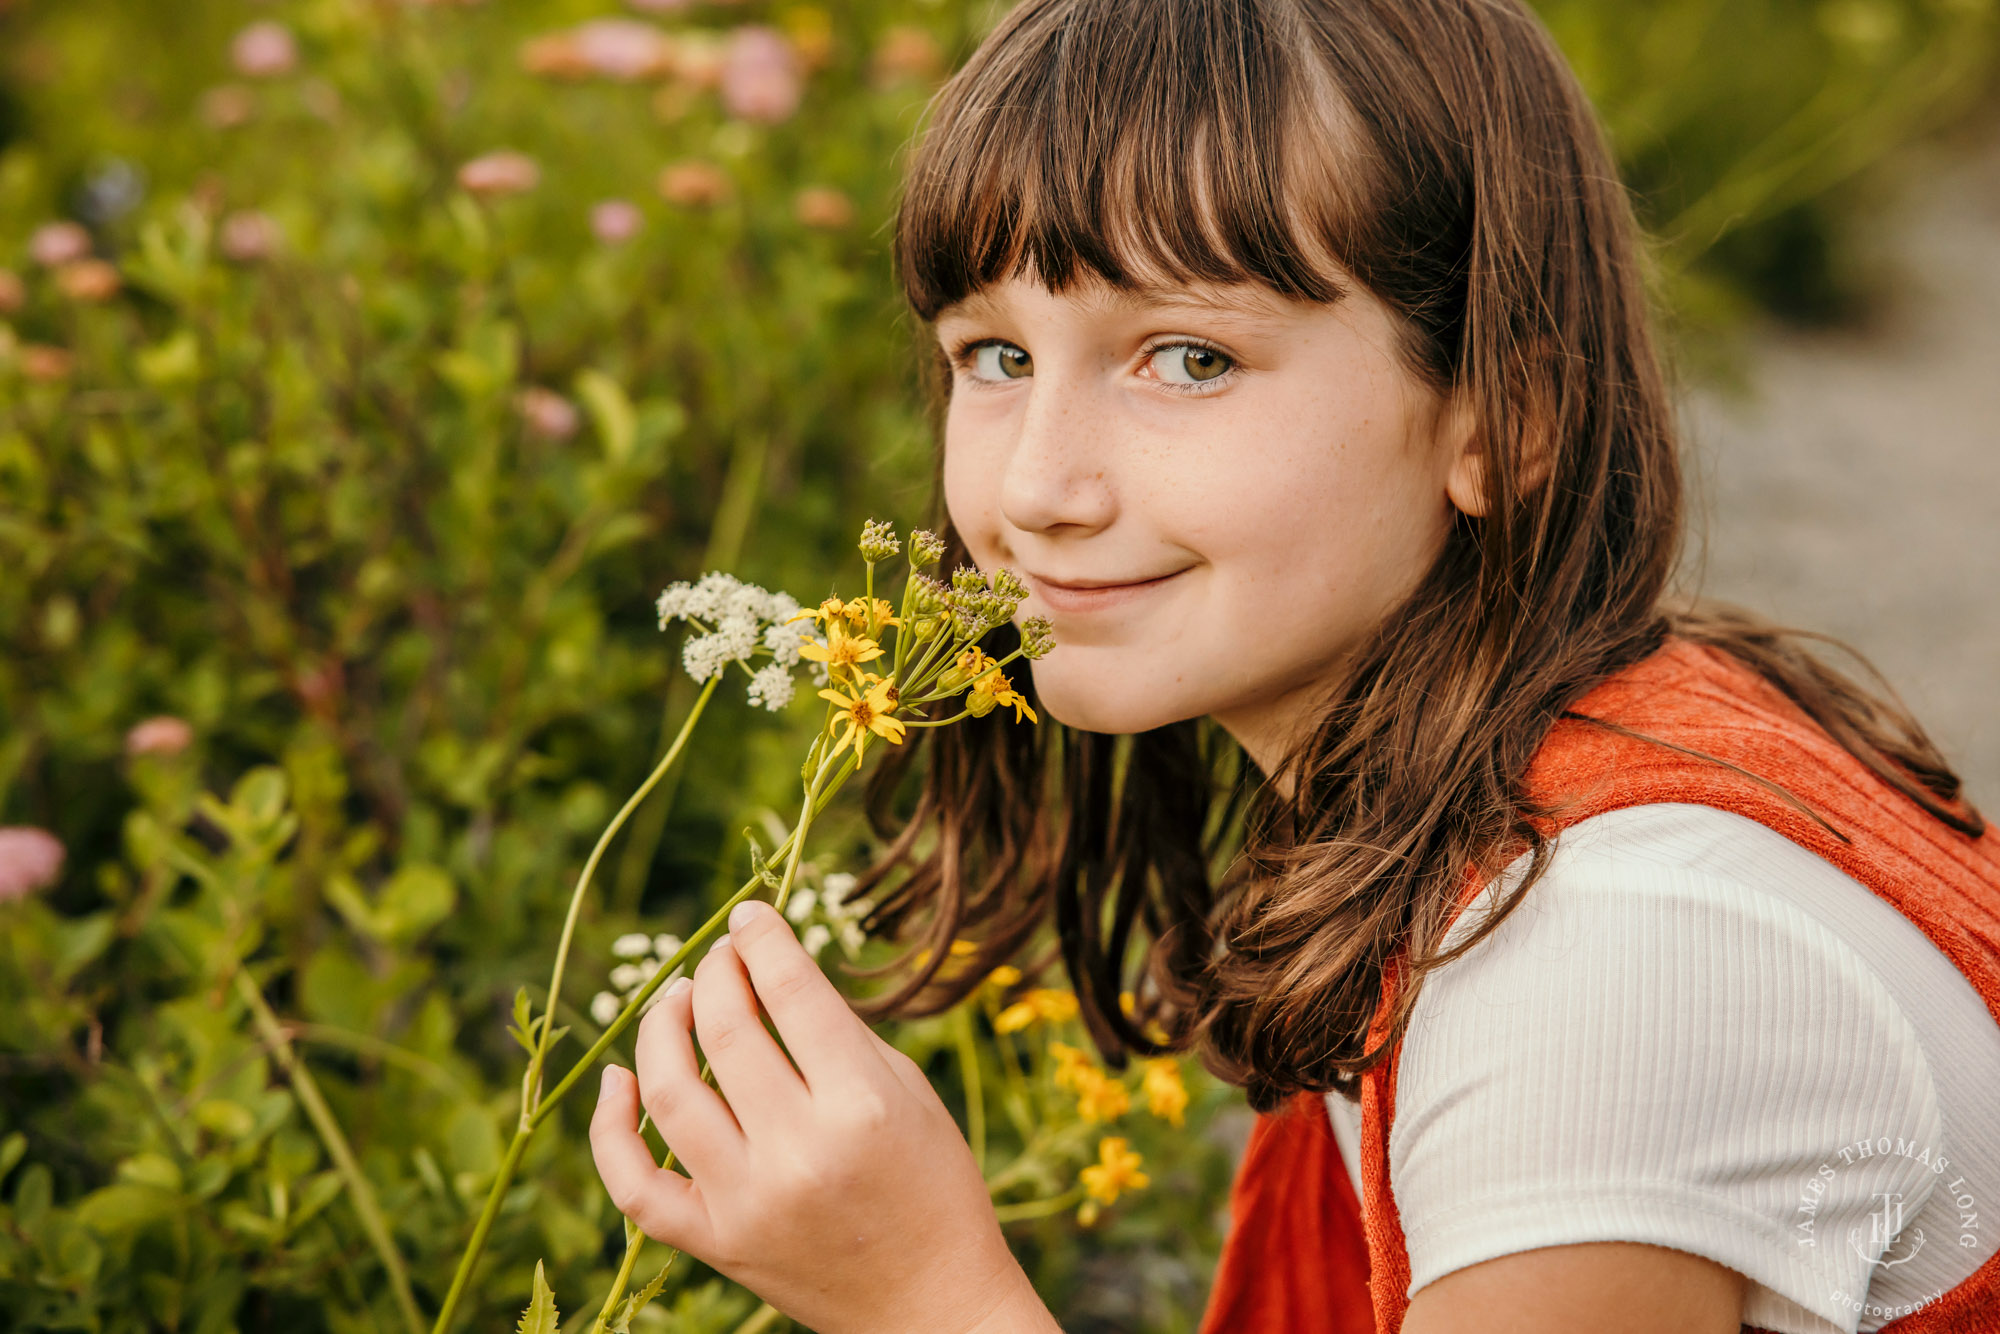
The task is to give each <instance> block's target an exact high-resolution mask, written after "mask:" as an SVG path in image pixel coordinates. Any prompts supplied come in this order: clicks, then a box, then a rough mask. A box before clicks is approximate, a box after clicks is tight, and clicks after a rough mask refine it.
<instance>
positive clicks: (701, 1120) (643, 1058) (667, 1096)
mask: <svg viewBox="0 0 2000 1334" xmlns="http://www.w3.org/2000/svg"><path fill="white" fill-rule="evenodd" d="M693 996H694V989H693V985H692V984H691V983H689V982H688V981H687V979H685V978H682V979H681V980H680V981H678V982H675V983H673V984H672V985H671V986H669V987H668V988H667V989H666V991H665V992H663V993H662V994H661V997H660V999H659V1001H658V1002H657V1003H656V1004H655V1005H654V1006H653V1008H652V1009H650V1010H648V1011H646V1014H645V1017H644V1018H642V1019H640V1020H639V1038H638V1041H637V1043H636V1044H635V1046H636V1048H637V1051H638V1058H639V1060H638V1065H639V1075H638V1094H639V1096H640V1097H641V1098H643V1099H644V1100H645V1103H646V1111H647V1112H648V1113H650V1114H651V1116H652V1118H653V1124H654V1125H655V1126H657V1127H658V1128H659V1131H660V1138H661V1139H664V1140H665V1141H666V1142H667V1147H668V1148H670V1149H672V1150H673V1151H674V1156H675V1157H676V1158H678V1159H680V1161H681V1162H683V1163H685V1164H687V1168H688V1171H689V1172H691V1173H693V1174H694V1175H695V1176H698V1177H704V1178H706V1177H709V1176H711V1175H713V1174H716V1173H722V1174H724V1179H725V1180H726V1179H727V1178H728V1177H729V1176H731V1175H733V1174H734V1172H735V1169H736V1168H737V1167H738V1166H739V1165H740V1164H741V1161H742V1156H743V1130H742V1127H740V1126H738V1125H737V1124H736V1118H735V1116H734V1115H732V1114H731V1113H730V1110H729V1104H727V1103H725V1102H724V1101H723V1100H722V1098H721V1096H720V1095H719V1094H717V1093H716V1091H715V1090H714V1089H712V1088H710V1087H709V1086H708V1085H707V1084H705V1083H704V1082H702V1078H701V1066H700V1065H699V1064H698V1063H697V1062H696V1060H695V1055H694V1039H693V1038H691V1037H690V1036H689V1035H688V1025H689V1024H690V1023H691V1022H692V1021H693Z"/></svg>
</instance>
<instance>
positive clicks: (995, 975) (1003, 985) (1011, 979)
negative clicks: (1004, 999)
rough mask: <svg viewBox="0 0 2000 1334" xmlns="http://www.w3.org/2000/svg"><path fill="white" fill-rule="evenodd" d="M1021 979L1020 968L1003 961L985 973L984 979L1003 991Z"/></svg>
mask: <svg viewBox="0 0 2000 1334" xmlns="http://www.w3.org/2000/svg"><path fill="white" fill-rule="evenodd" d="M1020 980H1021V970H1020V969H1018V968H1016V967H1015V966H1014V965H1013V964H1011V963H1003V964H1001V965H1000V966H999V967H998V968H995V969H994V970H993V971H992V972H990V973H988V974H987V975H986V981H987V982H988V984H990V985H992V986H996V987H998V988H1000V990H1002V991H1005V990H1006V989H1007V988H1009V987H1011V986H1013V985H1014V984H1015V983H1016V982H1019V981H1020Z"/></svg>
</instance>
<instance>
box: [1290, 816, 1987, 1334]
mask: <svg viewBox="0 0 2000 1334" xmlns="http://www.w3.org/2000/svg"><path fill="white" fill-rule="evenodd" d="M1521 869H1522V864H1521V863H1516V865H1515V866H1513V867H1510V868H1509V870H1508V871H1507V873H1506V874H1505V875H1503V876H1502V877H1501V879H1500V880H1498V881H1496V882H1495V884H1494V885H1492V886H1489V887H1488V889H1487V891H1486V893H1485V894H1484V895H1482V896H1481V897H1480V898H1479V899H1477V900H1475V901H1474V902H1473V904H1472V905H1471V906H1470V907H1468V908H1467V910H1466V912H1465V913H1464V914H1463V915H1462V916H1461V917H1460V919H1459V921H1458V922H1457V924H1456V925H1455V926H1454V927H1453V930H1452V934H1451V936H1450V938H1449V939H1450V940H1451V941H1456V940H1457V939H1459V938H1460V937H1461V936H1462V934H1463V933H1465V932H1466V931H1468V930H1469V929H1470V928H1471V927H1472V926H1474V925H1476V923H1477V921H1478V918H1479V915H1480V914H1481V913H1483V912H1484V911H1485V910H1486V909H1488V908H1490V906H1491V904H1492V902H1493V899H1494V896H1495V895H1496V894H1498V893H1500V892H1502V891H1503V890H1504V888H1505V887H1507V886H1508V885H1510V884H1511V883H1514V882H1515V878H1516V877H1517V876H1518V874H1519V873H1520V871H1521ZM1327 1102H1328V1107H1329V1110H1330V1112H1331V1113H1332V1117H1333V1124H1334V1133H1335V1136H1336V1138H1337V1139H1338V1140H1339V1141H1340V1145H1341V1150H1342V1154H1343V1157H1344V1158H1345V1159H1346V1162H1347V1166H1348V1170H1349V1173H1350V1175H1352V1176H1353V1177H1354V1179H1355V1183H1356V1190H1357V1193H1358V1191H1359V1173H1358V1170H1357V1167H1356V1163H1357V1161H1358V1159H1357V1155H1356V1151H1355V1150H1356V1144H1357V1141H1358V1137H1359V1136H1358V1110H1357V1109H1356V1108H1355V1107H1354V1106H1353V1105H1352V1104H1349V1103H1348V1102H1346V1101H1345V1100H1344V1099H1341V1098H1339V1097H1335V1096H1329V1098H1328V1099H1327ZM1885 1141H1886V1143H1885ZM1864 1146H1865V1147H1864ZM1940 1159H1941V1160H1942V1161H1943V1167H1942V1170H1938V1162H1939V1160H1940ZM1389 1183H1390V1190H1391V1191H1392V1193H1393V1194H1394V1195H1395V1199H1396V1208H1397V1211H1398V1213H1399V1214H1400V1216H1401V1220H1402V1226H1403V1232H1404V1236H1405V1238H1406V1241H1407V1244H1408V1247H1409V1256H1410V1280H1411V1281H1410V1293H1411V1294H1412V1295H1414V1294H1415V1293H1416V1292H1417V1291H1418V1290H1419V1289H1421V1288H1423V1287H1424V1286H1425V1285H1426V1284H1429V1283H1431V1282H1433V1281H1435V1280H1436V1279H1438V1278H1440V1277H1442V1276H1443V1275H1445V1274H1448V1273H1450V1272H1452V1271H1453V1270H1456V1269H1461V1268H1463V1267H1465V1266H1467V1265H1471V1264H1477V1263H1478V1262H1480V1261H1482V1260H1490V1259H1493V1258H1495V1257H1497V1256H1502V1255H1509V1254H1513V1253H1515V1252H1518V1251H1525V1250H1531V1249H1534V1248H1536V1247H1542V1246H1559V1245H1565V1244H1569V1243H1574V1242H1587V1241H1638V1242H1650V1243H1652V1244H1654V1245H1660V1246H1670V1247H1673V1248H1674V1249H1676V1250H1682V1251H1689V1252H1692V1253H1694V1254H1697V1255H1701V1256H1705V1257H1707V1258H1709V1259H1711V1260H1714V1261H1716V1262H1718V1263H1720V1264H1723V1265H1726V1266H1728V1267H1729V1268H1731V1269H1734V1270H1737V1271H1738V1272H1740V1273H1742V1274H1744V1275H1746V1276H1747V1277H1748V1278H1749V1280H1750V1286H1749V1288H1748V1291H1747V1294H1746V1297H1745V1302H1744V1307H1743V1320H1744V1322H1745V1323H1746V1324H1750V1325H1754V1326H1760V1327H1762V1328H1765V1329H1769V1330H1774V1331H1777V1332H1778V1334H1828V1332H1829V1331H1836V1330H1837V1331H1843V1332H1844V1334H1856V1332H1857V1331H1872V1330H1875V1329H1878V1328H1879V1327H1881V1326H1882V1325H1884V1324H1887V1323H1888V1322H1889V1321H1890V1320H1891V1319H1893V1318H1895V1316H1896V1315H1898V1314H1901V1313H1902V1312H1901V1310H1900V1309H1899V1308H1904V1307H1908V1306H1910V1305H1912V1304H1921V1303H1922V1302H1923V1301H1925V1300H1927V1299H1930V1298H1932V1297H1933V1296H1935V1295H1936V1294H1938V1293H1941V1292H1944V1291H1947V1290H1949V1289H1950V1288H1952V1287H1954V1286H1956V1285H1957V1284H1958V1283H1959V1282H1960V1281H1962V1280H1963V1279H1964V1278H1966V1276H1968V1275H1969V1274H1971V1273H1972V1272H1973V1271H1974V1270H1975V1269H1977V1268H1978V1267H1979V1266H1980V1265H1981V1264H1982V1263H1983V1262H1984V1261H1985V1260H1986V1258H1987V1257H1988V1256H1989V1255H1991V1254H1992V1253H1993V1252H1994V1251H1995V1250H1996V1249H2000V1026H1996V1025H1995V1023H1994V1019H1993V1016H1992V1015H1991V1014H1990V1013H1989V1012H1988V1011H1987V1009H1986V1006H1985V1004H1984V1003H1983V1002H1982V1001H1981V1000H1980V998H1979V994H1978V992H1977V991H1975V990H1974V989H1973V987H1972V985H1971V984H1970V983H1969V982H1968V981H1967V980H1966V979H1965V977H1964V975H1963V974H1961V973H1960V972H1959V971H1958V970H1957V968H1955V967H1954V966H1953V965H1952V964H1951V962H1950V961H1949V960H1948V959H1946V958H1945V956H1944V955H1943V954H1942V953H1940V952H1939V951H1938V949H1937V947H1936V946H1934V945H1933V944H1932V943H1931V942H1930V940H1929V939H1928V938H1927V937H1926V936H1925V935H1924V934H1923V932H1922V931H1921V930H1919V929H1918V928H1917V927H1916V926H1915V925H1914V924H1913V923H1911V922H1910V921H1909V919H1907V918H1906V917H1904V916H1903V915H1902V914H1901V913H1899V912H1897V911H1896V910H1895V909H1894V908H1892V907H1891V906H1889V904H1887V903H1885V902H1884V901H1883V900H1882V899H1880V898H1879V897H1877V896H1876V895H1875V894H1874V893H1872V892H1871V891H1870V890H1869V889H1868V888H1867V887H1866V886H1864V885H1862V884H1861V883H1860V882H1858V881H1856V880H1854V879H1853V878H1851V877H1850V876H1848V875H1846V874H1845V873H1844V872H1842V871H1840V870H1839V869H1838V868H1836V867H1834V866H1833V865H1832V864H1831V863H1829V862H1826V861H1824V860H1822V859H1821V858H1819V857H1817V856H1815V855H1813V854H1812V853H1810V852H1807V851H1806V850H1804V849H1803V848H1801V847H1799V846H1798V845H1797V844H1795V843H1793V842H1791V841H1790V840H1789V839H1787V838H1785V837H1784V836H1783V835H1781V834H1778V833H1776V832H1774V831H1772V830H1770V829H1768V828H1766V827H1765V826H1763V825H1760V824H1758V823H1756V822H1755V821H1753V820H1749V819H1746V818H1744V817H1742V816H1739V815H1735V814H1731V813H1729V812H1726V811H1719V810H1713V809H1710V808H1708V807H1704V806H1690V805H1678V804H1671V805H1667V804H1663V805H1648V806H1637V807H1632V808H1628V809H1626V810H1621V811H1613V812H1610V813H1608V814H1605V815H1600V816H1596V817H1594V818H1592V819H1588V820H1584V821H1580V822H1579V823H1577V824H1576V825H1574V826H1572V827H1571V828H1570V829H1569V830H1567V831H1566V832H1565V833H1564V834H1563V835H1562V837H1561V838H1560V840H1559V841H1558V843H1557V845H1556V848H1555V850H1554V852H1553V853H1552V854H1551V856H1550V859H1549V866H1548V870H1547V871H1546V872H1545V873H1544V875H1543V877H1542V879H1541V880H1540V881H1538V882H1537V883H1536V884H1535V886H1534V887H1533V888H1532V889H1530V890H1529V891H1528V895H1527V897H1526V898H1525V899H1523V900H1522V902H1521V904H1520V905H1519V906H1518V907H1517V908H1516V909H1515V910H1514V912H1513V913H1512V914H1511V915H1509V916H1508V918H1507V919H1506V920H1505V921H1504V922H1502V923H1501V925H1500V926H1499V927H1498V928H1497V929H1496V930H1495V932H1494V933H1493V934H1492V935H1491V936H1489V937H1487V938H1486V939H1485V940H1483V941H1481V942H1480V943H1479V944H1478V945H1476V946H1474V947H1473V948H1472V949H1471V950H1469V951H1468V952H1467V953H1466V954H1465V955H1464V956H1463V957H1461V958H1459V959H1457V960H1455V961H1453V962H1452V963H1449V964H1446V965H1445V966H1444V967H1443V968H1441V969H1439V970H1438V971H1437V972H1435V973H1433V974H1432V975H1431V976H1430V978H1429V979H1428V980H1427V981H1426V982H1425V984H1424V989H1423V991H1422V992H1421V994H1420V995H1419V996H1418V999H1417V1003H1416V1006H1415V1008H1414V1009H1413V1011H1412V1014H1411V1023H1410V1027H1409V1030H1408V1034H1407V1036H1406V1037H1405V1039H1404V1043H1403V1049H1402V1053H1401V1057H1400V1064H1399V1066H1398V1067H1397V1072H1396V1115H1395V1121H1394V1124H1393V1125H1392V1126H1391V1128H1390V1136H1389ZM1885 1196H1889V1197H1896V1198H1894V1199H1886V1200H1885V1198H1884V1197H1885Z"/></svg>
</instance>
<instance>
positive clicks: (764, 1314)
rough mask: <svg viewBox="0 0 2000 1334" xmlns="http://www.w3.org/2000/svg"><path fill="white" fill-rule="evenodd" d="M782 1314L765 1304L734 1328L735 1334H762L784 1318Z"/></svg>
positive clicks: (767, 1303) (769, 1304)
mask: <svg viewBox="0 0 2000 1334" xmlns="http://www.w3.org/2000/svg"><path fill="white" fill-rule="evenodd" d="M784 1314H785V1313H784V1312H783V1311H780V1310H779V1309H778V1308H777V1307H775V1306H773V1305H771V1303H769V1302H765V1303H764V1304H763V1305H762V1306H760V1307H758V1308H757V1309H756V1310H754V1311H752V1312H751V1313H750V1318H749V1319H748V1320H745V1321H744V1322H743V1323H742V1324H740V1325H738V1326H737V1327H736V1334H764V1331H765V1330H767V1329H769V1328H770V1327H771V1326H772V1325H775V1324H776V1323H777V1322H778V1321H779V1320H781V1319H783V1318H784Z"/></svg>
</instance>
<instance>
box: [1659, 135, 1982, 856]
mask: <svg viewBox="0 0 2000 1334" xmlns="http://www.w3.org/2000/svg"><path fill="white" fill-rule="evenodd" d="M1891 234H1892V236H1893V237H1894V238H1895V239H1894V242H1893V253H1894V256H1895V262H1896V265H1897V269H1898V273H1899V277H1898V284H1899V289H1900V290H1898V291H1897V292H1896V293H1895V294H1894V297H1893V299H1892V301H1891V302H1890V303H1889V306H1890V309H1889V311H1888V313H1887V314H1886V316H1885V317H1884V318H1883V319H1882V320H1880V321H1878V322H1877V324H1876V326H1875V327H1873V328H1871V329H1869V330H1868V331H1866V332H1857V333H1840V334H1829V333H1816V334H1799V333H1782V332H1774V333H1770V334H1767V335H1764V336H1762V337H1761V338H1759V339H1758V341H1757V343H1756V346H1755V349H1754V352H1753V365H1752V369H1751V374H1750V379H1751V381H1752V385H1753V388H1752V390H1751V392H1750V394H1749V396H1748V397H1746V398H1739V399H1724V398H1721V397H1718V396H1712V395H1711V396H1704V397H1702V398H1701V399H1699V400H1698V401H1696V402H1694V403H1692V404H1690V405H1689V406H1688V409H1687V411H1686V417H1685V425H1686V428H1687V432H1688V440H1689V446H1690V455H1689V461H1690V464H1691V465H1692V467H1691V471H1692V473H1693V474H1694V478H1695V489H1696V493H1697V499H1698V501H1699V502H1700V510H1699V511H1698V514H1699V518H1698V523H1701V524H1705V526H1706V529H1707V542H1706V560H1705V568H1704V562H1703V561H1702V560H1701V559H1699V557H1700V554H1701V552H1702V546H1701V544H1700V543H1697V544H1696V545H1695V546H1693V547H1691V555H1693V556H1694V557H1695V559H1694V560H1692V561H1691V569H1692V570H1694V571H1695V572H1696V574H1698V575H1699V577H1700V581H1701V583H1700V586H1701V590H1702V591H1703V592H1705V593H1707V594H1709V595H1711V596H1714V597H1719V598H1725V599H1727V600H1729V601H1732V602H1737V603H1740V604H1742V605H1745V606H1748V607H1751V608H1754V609H1756V610H1757V611H1760V612H1764V613H1766V614H1768V615H1771V616H1774V617H1776V618H1778V619H1780V620H1782V621H1784V622H1786V623H1788V624H1791V625H1796V626H1800V627H1802V628H1807V629H1813V630H1820V631H1825V632H1827V633H1830V634H1833V635H1836V636H1838V637H1840V638H1841V639H1844V640H1845V641H1846V642H1848V643H1849V644H1851V645H1853V646H1854V647H1855V648H1857V649H1859V650H1860V651H1861V652H1862V653H1864V654H1866V655H1867V656H1868V657H1869V658H1870V659H1871V660H1872V661H1873V662H1874V663H1875V665H1876V666H1877V667H1879V668H1880V669H1881V670H1882V672H1883V673H1884V674H1885V675H1886V676H1887V677H1888V678H1889V680H1890V681H1891V682H1892V683H1893V684H1894V685H1895V686H1896V687H1897V689H1898V690H1899V691H1900V692H1901V693H1902V695H1903V698H1904V699H1905V700H1906V701H1907V702H1908V703H1909V704H1910V706H1911V707H1912V709H1913V710H1914V711H1915V712H1916V715H1917V717H1918V718H1919V719H1920V720H1921V721H1922V722H1923V723H1924V725H1925V727H1926V728H1927V729H1928V730H1929V731H1930V733H1931V734H1932V736H1933V737H1934V738H1935V739H1936V740H1937V741H1938V742H1939V744H1940V745H1941V746H1942V747H1943V748H1944V750H1945V753H1946V754H1947V755H1948V756H1949V757H1950V758H1951V759H1952V760H1953V761H1954V762H1955V763H1956V764H1957V765H1958V766H1959V772H1960V774H1961V775H1962V776H1963V777H1964V778H1965V779H1966V782H1967V784H1968V786H1969V788H1970V790H1971V795H1972V797H1973V799H1974V800H1975V801H1976V802H1979V803H1981V804H1982V807H1983V809H1984V810H1985V812H1986V814H1988V815H1989V816H1992V817H1995V818H2000V138H1996V139H1994V140H1993V141H1992V143H1991V144H1990V145H1989V146H1987V147H1986V148H1985V149H1984V150H1983V151H1979V152H1975V153H1973V154H1971V155H1969V156H1959V157H1955V158H1952V159H1950V160H1947V161H1946V162H1944V163H1941V164H1940V166H1939V168H1938V170H1937V171H1936V172H1934V173H1929V174H1926V175H1925V176H1923V177H1922V178H1921V180H1920V182H1919V183H1918V184H1916V185H1915V186H1914V187H1912V188H1911V189H1910V191H1909V194H1908V196H1907V198H1906V200H1905V202H1904V204H1903V206H1902V209H1901V211H1900V213H1899V215H1898V216H1897V218H1896V219H1895V221H1894V223H1893V231H1892V233H1891Z"/></svg>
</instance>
